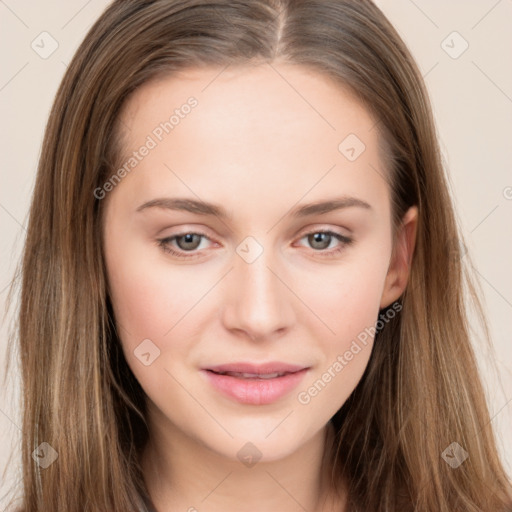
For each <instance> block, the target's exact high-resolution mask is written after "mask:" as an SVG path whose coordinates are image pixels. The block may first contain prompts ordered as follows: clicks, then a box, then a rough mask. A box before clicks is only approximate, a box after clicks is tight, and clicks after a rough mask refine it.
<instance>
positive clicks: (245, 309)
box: [222, 250, 295, 340]
mask: <svg viewBox="0 0 512 512" xmlns="http://www.w3.org/2000/svg"><path fill="white" fill-rule="evenodd" d="M234 258H235V263H234V268H233V270H232V271H231V272H230V273H229V275H228V276H227V282H226V287H227V289H226V291H225V293H226V295H225V298H226V301H225V303H224V307H223V314H222V319H223V323H224V326H225V327H226V329H228V330H230V331H237V332H238V333H240V332H242V333H244V334H245V335H246V336H248V337H249V338H251V339H252V340H264V339H269V338H273V337H276V336H280V335H282V334H283V333H285V332H286V331H287V330H288V329H289V328H290V326H291V325H293V322H294V320H295V315H294V311H293V304H292V300H293V297H294V295H293V293H292V292H291V291H290V289H289V288H288V287H287V284H288V283H287V280H286V278H285V276H284V275H283V271H282V270H279V268H280V267H278V266H277V264H276V261H275V259H271V258H270V250H264V251H263V253H262V254H261V255H260V256H259V257H258V258H257V259H256V260H255V261H252V262H251V263H248V262H247V261H245V260H244V259H243V258H241V257H239V256H238V255H236V254H235V255H234ZM285 283H286V284H285ZM288 286H289V284H288Z"/></svg>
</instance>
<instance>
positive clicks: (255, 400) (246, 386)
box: [203, 368, 308, 405]
mask: <svg viewBox="0 0 512 512" xmlns="http://www.w3.org/2000/svg"><path fill="white" fill-rule="evenodd" d="M307 371H308V369H307V368H304V370H300V371H298V372H295V373H288V374H286V375H283V376H282V377H276V378H274V379H243V378H241V377H232V376H231V375H219V374H218V373H214V372H212V371H209V370H203V373H206V375H207V378H208V379H209V380H210V383H211V384H212V385H213V387H214V388H215V389H216V390H217V391H220V392H221V393H223V394H224V395H226V396H228V397H230V398H233V399H234V400H236V401H237V402H240V403H242V404H250V405H266V404H271V403H273V402H276V401H277V400H279V399H280V398H282V397H283V396H285V395H287V394H288V393H289V392H290V391H291V390H292V389H293V388H295V387H296V386H297V385H298V384H299V382H300V381H301V380H302V379H303V378H304V375H305V374H306V372H307Z"/></svg>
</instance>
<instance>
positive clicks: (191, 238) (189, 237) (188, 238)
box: [177, 233, 198, 249]
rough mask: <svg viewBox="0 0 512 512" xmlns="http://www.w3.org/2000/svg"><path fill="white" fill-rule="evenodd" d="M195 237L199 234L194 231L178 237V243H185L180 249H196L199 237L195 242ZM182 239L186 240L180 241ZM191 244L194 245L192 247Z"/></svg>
mask: <svg viewBox="0 0 512 512" xmlns="http://www.w3.org/2000/svg"><path fill="white" fill-rule="evenodd" d="M194 237H197V238H198V236H197V235H196V234H194V233H187V234H186V235H182V236H180V237H179V238H178V239H177V242H178V245H179V246H181V245H184V247H180V249H196V248H197V245H198V244H197V239H196V240H195V242H196V243H195V244H194ZM181 240H183V242H184V243H183V244H180V243H179V242H180V241H181ZM190 244H191V245H192V247H190ZM194 245H195V246H194Z"/></svg>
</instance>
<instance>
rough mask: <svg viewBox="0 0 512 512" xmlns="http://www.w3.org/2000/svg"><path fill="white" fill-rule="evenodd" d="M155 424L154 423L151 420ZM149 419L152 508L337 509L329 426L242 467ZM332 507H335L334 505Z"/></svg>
mask: <svg viewBox="0 0 512 512" xmlns="http://www.w3.org/2000/svg"><path fill="white" fill-rule="evenodd" d="M155 423H156V424H155ZM155 423H150V425H151V426H152V427H154V428H153V429H150V431H151V434H152V435H151V436H150V441H149V442H148V444H147V446H146V448H145V449H144V452H143V455H142V469H143V473H144V478H145V481H146V485H147V488H148V491H149V494H150V496H151V499H152V502H153V504H154V506H155V508H156V510H158V512H170V511H174V510H183V511H187V512H197V511H200V510H206V509H207V510H208V511H209V512H221V511H222V512H225V511H226V510H231V509H232V508H233V505H234V504H236V506H237V509H239V510H243V511H244V512H261V510H279V511H280V512H299V511H300V512H303V511H304V510H309V511H314V512H328V511H329V512H330V511H331V510H338V511H339V510H343V508H342V506H341V504H342V503H344V500H342V499H341V498H340V496H339V495H340V494H341V491H340V490H339V489H338V490H337V489H334V488H333V487H332V485H331V484H330V481H331V480H330V476H331V457H330V456H329V454H331V453H332V443H333V437H334V429H333V426H332V424H331V423H330V422H329V423H328V424H327V426H326V427H325V428H324V429H322V430H320V431H319V432H318V433H317V434H316V435H314V436H313V437H312V438H311V439H310V440H309V441H307V442H306V443H305V444H303V445H301V446H300V447H299V448H298V449H297V450H296V451H295V452H293V453H291V454H289V455H288V456H286V457H284V458H282V459H279V460H271V461H265V460H261V461H259V462H257V463H256V464H255V465H254V466H252V467H247V466H245V465H243V464H241V463H240V461H238V460H233V459H228V458H226V457H224V456H222V455H220V454H218V453H216V452H214V451H212V450H211V449H209V448H208V447H206V446H204V445H202V444H200V443H198V442H197V441H196V440H195V439H192V438H190V437H188V436H187V435H186V434H184V433H183V431H181V430H178V429H176V428H172V426H171V428H169V425H168V424H167V425H166V428H165V429H163V428H158V422H155ZM335 507H336V508H335Z"/></svg>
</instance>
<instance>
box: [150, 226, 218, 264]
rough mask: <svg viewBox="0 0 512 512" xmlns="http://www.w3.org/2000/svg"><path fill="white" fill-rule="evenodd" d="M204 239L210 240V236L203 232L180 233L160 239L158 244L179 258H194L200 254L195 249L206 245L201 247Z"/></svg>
mask: <svg viewBox="0 0 512 512" xmlns="http://www.w3.org/2000/svg"><path fill="white" fill-rule="evenodd" d="M203 239H206V240H210V238H208V237H207V236H206V235H204V234H203V233H195V232H187V233H179V234H177V235H173V236H169V237H167V238H162V239H160V240H158V245H159V246H160V247H161V248H162V249H163V250H164V251H165V252H167V253H170V254H172V255H173V256H176V257H178V258H192V257H195V256H199V254H197V253H195V251H197V250H199V249H204V247H200V245H201V242H202V240H203ZM210 241H211V240H210ZM186 253H192V254H186Z"/></svg>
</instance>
